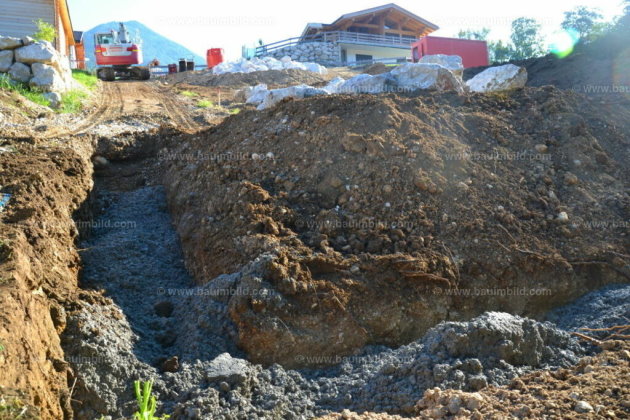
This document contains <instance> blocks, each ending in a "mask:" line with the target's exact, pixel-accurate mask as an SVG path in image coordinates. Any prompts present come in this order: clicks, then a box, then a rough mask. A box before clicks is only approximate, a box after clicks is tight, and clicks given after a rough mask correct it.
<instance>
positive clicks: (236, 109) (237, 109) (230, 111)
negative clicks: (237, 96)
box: [228, 108, 241, 115]
mask: <svg viewBox="0 0 630 420" xmlns="http://www.w3.org/2000/svg"><path fill="white" fill-rule="evenodd" d="M228 112H229V113H230V115H236V114H238V113H239V112H241V108H232V109H230V110H229V111H228Z"/></svg>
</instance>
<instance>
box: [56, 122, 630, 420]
mask: <svg viewBox="0 0 630 420" xmlns="http://www.w3.org/2000/svg"><path fill="white" fill-rule="evenodd" d="M172 135H173V134H172V133H167V134H164V133H161V134H156V135H154V136H153V135H146V134H142V135H138V136H137V137H136V138H130V137H129V136H127V137H126V138H125V140H124V141H119V140H116V139H106V140H105V143H104V144H102V145H99V147H98V148H97V150H98V152H97V153H100V154H102V155H105V156H107V157H109V158H110V161H109V162H108V163H105V162H104V161H103V160H102V159H96V160H95V162H96V163H97V169H96V171H95V189H94V191H93V193H92V195H91V197H90V199H89V200H88V201H89V204H90V207H91V209H92V211H91V212H85V211H84V212H81V213H80V214H81V215H82V216H81V217H84V219H82V220H77V224H78V225H79V226H82V227H83V229H82V238H83V239H82V241H81V243H80V245H79V246H80V249H81V259H82V266H83V269H82V274H81V280H80V286H81V287H82V288H83V289H87V290H102V291H103V295H104V296H105V297H106V299H96V298H94V297H93V295H88V296H92V297H87V298H84V299H83V301H81V302H80V305H78V307H77V308H76V309H75V310H73V311H72V312H70V313H68V318H67V327H66V330H65V332H64V333H63V336H62V345H63V348H64V351H65V355H66V361H68V362H69V363H70V365H71V366H72V369H73V372H74V373H73V375H72V376H71V378H70V379H71V380H70V386H71V387H72V390H73V393H72V401H73V410H74V415H75V418H77V419H93V418H101V416H104V418H113V419H115V418H121V417H129V416H131V415H132V413H133V411H134V410H135V401H134V396H133V390H132V384H133V381H134V380H148V379H152V380H153V381H154V382H155V384H154V392H155V394H156V396H157V398H158V400H159V401H160V405H159V409H158V413H168V414H171V415H172V416H173V418H191V419H206V418H252V419H255V418H278V419H280V418H283V419H284V418H287V419H299V418H310V417H313V416H316V415H321V414H324V413H327V412H330V411H340V410H343V409H345V408H349V409H351V410H354V411H357V412H361V411H375V412H388V413H398V414H403V415H405V414H406V415H411V414H413V413H414V405H415V403H416V401H418V400H419V399H420V398H421V397H422V394H423V392H424V390H426V389H428V388H432V387H435V386H440V387H442V388H456V389H464V390H478V389H481V388H483V387H485V386H486V385H488V384H496V385H503V384H506V383H508V382H509V381H510V380H511V379H512V378H513V377H515V376H517V375H520V374H523V373H526V372H529V371H531V370H535V369H548V368H551V369H553V368H557V367H566V366H570V365H572V364H575V363H576V362H577V361H578V359H579V358H580V357H581V356H583V355H585V354H589V353H592V352H593V349H592V348H587V347H585V346H584V345H583V344H581V343H579V342H578V341H576V340H575V339H574V338H571V337H570V336H569V334H568V333H567V332H565V331H564V330H561V329H559V328H557V327H555V326H553V325H551V324H545V323H539V322H537V321H534V320H529V319H526V318H520V317H517V316H512V315H508V314H504V313H497V312H492V313H486V314H484V315H482V316H480V317H477V318H475V319H474V320H471V321H467V322H448V323H442V324H440V325H438V326H437V327H435V328H433V329H431V330H429V332H428V333H427V334H426V335H425V336H424V337H423V338H420V339H418V340H415V341H413V342H411V343H409V344H408V345H404V346H401V347H398V348H395V349H392V348H387V347H384V346H373V345H372V346H366V347H364V348H363V349H362V350H360V351H359V352H358V353H356V354H354V355H351V356H341V355H340V356H338V357H336V358H334V359H333V358H330V357H327V358H324V359H322V360H321V361H314V360H313V361H305V362H307V364H312V365H328V367H324V368H320V369H301V370H288V369H284V368H283V367H281V366H279V365H272V366H269V367H267V368H264V367H262V366H260V365H254V364H251V363H249V362H248V361H247V360H246V358H247V355H246V354H245V353H244V352H243V351H241V350H240V349H239V348H238V347H237V345H236V344H235V343H237V342H238V331H237V328H236V327H235V325H234V324H233V322H232V320H231V319H230V315H229V301H230V298H231V297H232V296H233V295H234V293H238V290H237V284H238V282H239V281H240V280H241V279H242V278H251V277H255V276H256V275H258V274H259V273H258V272H257V271H256V270H257V267H258V266H259V265H260V262H255V263H252V264H248V265H246V266H245V267H243V268H242V269H241V270H240V271H239V272H236V273H232V274H222V275H220V276H218V277H216V278H215V279H213V280H212V281H210V282H207V283H206V284H203V285H198V284H199V282H195V281H194V279H193V278H192V277H191V275H190V274H189V272H188V271H187V269H186V266H185V262H184V255H183V252H182V247H181V244H180V239H179V237H178V235H177V233H176V230H175V228H174V226H173V222H172V220H171V216H170V214H169V211H168V206H167V198H166V193H165V190H164V187H163V186H162V185H161V183H162V180H161V179H160V177H161V170H160V166H159V164H160V162H159V152H158V150H159V149H160V148H161V147H162V146H164V140H165V138H166V139H168V138H169V137H170V136H172ZM112 144H114V145H115V146H112ZM86 215H91V216H90V217H87V216H86ZM210 246H211V244H210ZM261 258H262V260H263V261H264V260H265V258H267V259H270V258H271V257H270V256H265V255H263V256H262V257H261ZM628 296H630V289H628V288H627V287H625V288H624V287H619V286H614V287H612V288H609V289H608V290H603V291H600V292H596V293H595V297H597V298H596V299H588V298H587V300H589V301H596V302H597V304H596V305H595V306H592V307H589V305H587V304H580V305H578V306H572V307H569V308H568V309H564V310H563V311H559V312H556V313H555V315H554V316H555V318H554V322H556V323H558V324H559V325H562V326H563V327H564V328H565V329H567V330H571V329H572V328H576V326H579V325H581V324H580V322H586V321H585V320H588V322H589V323H591V324H592V323H596V322H597V320H600V319H603V318H602V317H607V321H608V322H610V321H611V320H612V319H622V318H623V316H624V312H623V311H621V312H619V311H617V312H615V313H612V312H611V311H610V308H613V307H615V306H616V305H618V307H623V302H624V299H627V297H628ZM606 308H609V309H606ZM598 311H599V312H600V313H601V316H599V315H594V314H597V313H598ZM278 328H282V326H281V325H278Z"/></svg>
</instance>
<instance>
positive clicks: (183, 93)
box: [179, 90, 199, 98]
mask: <svg viewBox="0 0 630 420" xmlns="http://www.w3.org/2000/svg"><path fill="white" fill-rule="evenodd" d="M179 93H180V94H181V95H184V96H185V97H187V98H194V97H195V96H199V94H198V93H196V92H191V91H189V90H182V91H181V92H179Z"/></svg>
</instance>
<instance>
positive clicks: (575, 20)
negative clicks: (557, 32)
mask: <svg viewBox="0 0 630 420" xmlns="http://www.w3.org/2000/svg"><path fill="white" fill-rule="evenodd" d="M602 18H603V16H602V15H601V13H599V12H598V11H597V9H589V8H588V7H585V6H578V7H576V8H574V9H573V10H570V11H568V12H564V20H563V21H562V24H561V26H562V28H564V29H566V30H571V29H572V30H574V31H576V32H577V33H578V35H580V39H590V38H591V36H592V35H593V34H594V32H595V31H599V32H601V28H602V26H601V20H602Z"/></svg>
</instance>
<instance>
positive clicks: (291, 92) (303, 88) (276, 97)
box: [257, 85, 328, 110]
mask: <svg viewBox="0 0 630 420" xmlns="http://www.w3.org/2000/svg"><path fill="white" fill-rule="evenodd" d="M317 95H328V92H327V91H325V90H324V89H316V88H314V87H312V86H308V85H298V86H290V87H286V88H281V89H273V90H270V91H268V93H267V95H266V96H265V99H264V100H263V102H262V103H261V104H260V105H258V107H257V109H258V110H261V109H267V108H269V107H272V106H274V105H275V104H277V103H278V102H280V101H281V100H283V99H284V98H296V99H301V98H310V97H312V96H317Z"/></svg>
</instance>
